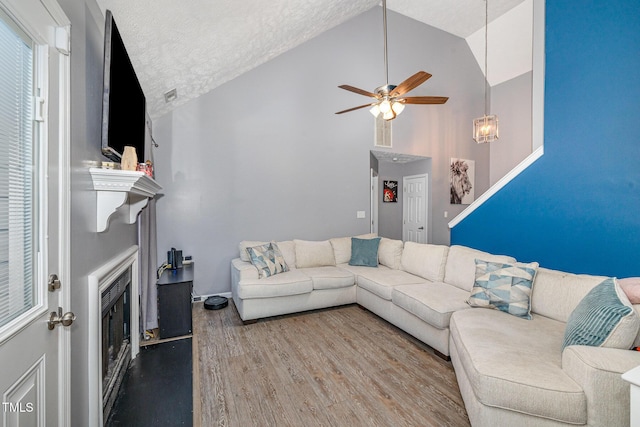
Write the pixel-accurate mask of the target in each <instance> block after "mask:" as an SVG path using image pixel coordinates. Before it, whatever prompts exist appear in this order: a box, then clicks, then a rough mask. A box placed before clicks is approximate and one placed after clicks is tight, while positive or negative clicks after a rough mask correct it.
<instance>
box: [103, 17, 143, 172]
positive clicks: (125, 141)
mask: <svg viewBox="0 0 640 427" xmlns="http://www.w3.org/2000/svg"><path fill="white" fill-rule="evenodd" d="M145 119H146V101H145V97H144V92H143V91H142V87H140V82H138V77H137V76H136V73H135V71H134V70H133V65H132V64H131V61H130V60H129V55H128V54H127V49H126V48H125V46H124V42H123V41H122V37H121V36H120V32H119V31H118V27H117V26H116V21H115V20H114V19H113V15H112V14H111V11H110V10H107V13H106V24H105V31H104V82H103V93H102V154H104V155H105V156H107V157H108V158H109V159H111V160H113V161H116V162H119V161H120V159H121V157H122V152H123V151H124V147H125V146H127V145H130V146H133V147H135V149H136V154H137V155H138V161H139V162H144V161H145V158H144V143H145V126H146V123H145Z"/></svg>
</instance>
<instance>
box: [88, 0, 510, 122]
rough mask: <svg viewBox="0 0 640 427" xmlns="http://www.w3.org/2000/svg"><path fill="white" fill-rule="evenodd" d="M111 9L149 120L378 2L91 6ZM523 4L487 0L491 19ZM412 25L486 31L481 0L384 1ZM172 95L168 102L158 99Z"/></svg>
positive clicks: (463, 32)
mask: <svg viewBox="0 0 640 427" xmlns="http://www.w3.org/2000/svg"><path fill="white" fill-rule="evenodd" d="M97 1H98V4H99V6H100V8H101V9H102V11H103V13H104V11H105V10H106V9H110V10H111V11H112V12H113V15H114V17H115V19H116V22H117V24H118V28H119V30H120V32H121V34H122V37H123V39H124V42H125V44H126V46H127V51H128V52H129V56H130V57H131V61H132V62H133V66H134V68H135V70H136V73H137V74H138V79H139V80H140V83H141V85H142V88H143V90H144V92H145V95H146V97H147V109H148V111H149V114H150V115H151V117H152V118H156V117H159V116H161V115H162V114H165V113H167V112H169V111H171V110H172V109H173V108H175V107H177V106H179V105H181V104H183V103H185V102H187V101H188V100H190V99H193V98H196V97H198V96H200V95H202V94H204V93H206V92H209V91H210V90H212V89H214V88H216V87H217V86H220V85H221V84H223V83H225V82H227V81H229V80H231V79H233V78H235V77H237V76H239V75H241V74H243V73H244V72H246V71H248V70H250V69H252V68H255V67H257V66H258V65H260V64H263V63H264V62H266V61H268V60H270V59H272V58H274V57H276V56H277V55H279V54H281V53H283V52H286V51H287V50H289V49H292V48H294V47H296V46H297V45H299V44H301V43H304V42H305V41H307V40H309V39H311V38H313V37H315V36H317V35H318V34H320V33H322V32H324V31H326V30H328V29H330V28H333V27H334V26H336V25H339V24H341V23H343V22H345V21H347V20H349V19H350V18H353V17H354V16H357V15H359V14H360V13H363V12H365V11H367V10H369V9H371V8H372V7H376V6H377V5H379V4H380V3H379V1H378V0H348V1H347V0H297V1H296V0H271V1H269V2H267V1H264V0H242V1H238V0H188V1H179V0H135V1H132V0H97ZM522 1H523V0H492V1H491V2H490V3H489V4H490V11H489V15H490V17H491V19H494V18H495V17H497V16H500V15H501V14H503V13H505V12H506V11H508V10H509V9H511V8H513V7H514V6H516V5H518V4H519V3H521V2H522ZM387 6H388V8H389V9H390V10H393V11H396V12H398V13H401V14H403V15H406V16H409V17H411V18H413V19H416V20H419V21H422V22H424V23H426V24H429V25H431V26H434V27H436V28H439V29H442V30H444V31H447V32H450V33H453V34H455V35H458V36H460V37H463V38H464V37H467V36H468V35H470V34H472V33H473V32H474V31H476V30H478V29H479V28H482V27H483V25H484V7H485V2H484V1H482V0H388V2H387ZM174 88H175V89H177V92H178V98H177V99H176V100H174V101H172V102H170V103H166V102H165V100H164V93H165V92H167V91H169V90H171V89H174Z"/></svg>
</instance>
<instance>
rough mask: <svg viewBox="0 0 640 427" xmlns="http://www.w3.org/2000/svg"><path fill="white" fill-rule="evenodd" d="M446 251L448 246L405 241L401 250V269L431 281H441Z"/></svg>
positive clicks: (447, 251)
mask: <svg viewBox="0 0 640 427" xmlns="http://www.w3.org/2000/svg"><path fill="white" fill-rule="evenodd" d="M447 253H449V247H448V246H444V245H431V244H428V243H415V242H406V243H405V244H404V249H403V250H402V269H403V270H404V271H406V272H407V273H411V274H415V275H416V276H420V277H422V278H424V279H427V280H431V281H432V282H441V281H442V279H443V278H444V266H445V264H446V262H447Z"/></svg>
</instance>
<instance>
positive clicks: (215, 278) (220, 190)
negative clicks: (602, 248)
mask: <svg viewBox="0 0 640 427" xmlns="http://www.w3.org/2000/svg"><path fill="white" fill-rule="evenodd" d="M380 17H381V9H380V8H374V9H372V10H371V11H368V12H366V13H364V14H362V15H360V16H358V17H356V18H354V19H352V20H350V21H348V22H346V23H345V24H342V25H340V26H337V27H335V28H334V29H332V30H329V31H327V32H325V33H324V34H322V35H320V36H318V37H317V38H315V39H313V40H311V41H309V42H307V43H305V44H303V45H301V46H299V47H297V48H295V49H293V50H291V51H289V52H287V53H285V54H283V55H281V56H279V57H277V58H275V59H273V60H271V61H269V62H268V63H266V64H263V65H262V66H260V67H258V68H256V69H254V70H252V71H249V72H247V73H246V74H244V75H242V76H240V77H239V78H237V79H235V80H233V81H231V82H228V83H227V84H224V85H222V86H220V87H218V88H217V89H215V90H213V91H211V92H210V93H208V94H206V95H203V96H201V97H200V98H198V99H196V100H193V101H191V102H189V103H187V104H185V105H183V106H180V107H178V108H177V109H176V110H174V111H173V112H172V113H169V114H167V115H165V116H162V117H160V118H158V119H156V120H155V121H154V138H155V140H156V141H157V142H158V144H160V148H159V149H158V150H157V152H156V157H155V160H156V172H157V179H158V181H159V182H160V184H161V185H163V186H164V188H165V195H164V197H162V198H160V200H159V201H158V226H159V231H158V252H159V259H158V262H162V261H163V260H164V258H165V257H166V250H167V249H168V248H170V247H171V246H175V247H177V248H180V249H183V250H184V253H185V254H189V255H193V256H194V259H195V263H196V267H195V268H196V270H195V272H196V278H195V279H196V280H195V283H194V286H195V292H196V293H197V294H201V295H206V294H213V293H221V292H226V291H229V289H230V274H229V269H230V267H229V264H230V261H231V259H232V258H234V257H236V256H237V245H238V242H239V241H240V240H243V239H250V240H254V239H257V240H271V239H275V240H282V239H291V238H301V239H326V238H330V237H335V236H348V235H354V234H359V233H365V232H368V230H369V218H368V216H369V215H368V214H367V218H365V219H356V211H358V210H364V211H367V212H368V211H369V193H370V191H369V165H370V160H369V158H370V154H369V151H370V149H372V148H373V118H372V117H371V115H370V114H369V113H368V112H367V110H366V109H363V110H360V111H354V112H351V113H347V114H344V115H335V114H334V112H336V111H340V110H342V109H345V108H349V107H352V106H356V105H361V104H364V103H366V102H367V101H368V98H365V97H363V96H360V95H356V94H353V93H350V92H346V91H343V90H341V89H339V88H337V86H338V85H340V84H350V85H353V86H357V87H360V88H363V89H367V90H373V89H374V88H375V87H377V86H380V85H381V84H383V83H384V67H383V65H384V64H383V49H382V46H383V43H382V31H381V28H380ZM388 19H389V59H390V67H389V72H390V80H391V81H392V82H395V83H399V82H400V81H401V80H404V79H405V78H407V77H409V76H410V75H412V74H414V73H415V72H417V71H419V70H425V71H427V72H429V73H431V74H433V77H432V78H431V79H430V80H429V81H427V82H426V83H424V84H423V85H422V86H420V87H419V88H417V89H416V90H414V91H413V92H412V93H411V94H412V95H416V96H419V95H444V96H449V97H450V100H449V102H448V103H447V104H444V105H437V106H421V105H412V106H408V107H407V108H406V109H405V111H404V112H403V113H402V115H401V116H400V117H399V118H398V119H397V120H395V121H394V131H393V132H394V147H393V151H394V152H400V153H408V154H416V155H421V156H425V157H432V158H433V159H434V160H433V169H434V170H433V184H434V190H433V197H434V200H436V201H435V202H434V206H435V209H437V210H439V211H440V212H442V211H444V210H451V209H450V207H449V205H448V201H449V199H448V191H449V190H448V168H449V158H450V157H452V156H455V157H463V158H470V159H474V160H476V165H477V170H478V171H481V173H480V175H482V176H479V177H478V178H477V185H478V190H479V191H484V189H487V188H488V186H489V171H488V165H489V149H488V147H479V146H477V145H476V144H474V143H473V141H472V140H471V130H470V123H471V120H472V119H473V117H474V116H475V115H477V114H478V111H481V110H482V105H483V104H482V103H483V95H482V88H483V81H484V79H483V76H482V73H481V72H480V70H479V68H478V66H477V64H476V62H475V60H474V59H473V56H472V55H471V52H470V50H469V48H468V46H467V44H466V42H465V40H464V39H461V38H459V37H455V36H452V35H451V34H448V33H445V32H443V31H440V30H436V29H434V28H432V27H429V26H427V25H425V24H422V23H419V22H417V21H414V20H411V19H409V18H406V17H404V16H402V15H399V14H396V13H393V12H390V13H389V16H388ZM400 29H402V31H400ZM435 217H442V213H440V214H436V215H435ZM448 239H449V230H448V227H447V224H446V221H445V220H444V218H442V220H440V221H435V220H434V224H433V241H434V242H436V243H445V244H446V243H448Z"/></svg>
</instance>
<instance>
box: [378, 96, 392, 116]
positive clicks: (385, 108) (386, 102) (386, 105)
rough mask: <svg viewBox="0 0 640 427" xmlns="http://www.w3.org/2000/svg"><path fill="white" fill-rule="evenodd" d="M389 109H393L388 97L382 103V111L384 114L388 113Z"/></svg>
mask: <svg viewBox="0 0 640 427" xmlns="http://www.w3.org/2000/svg"><path fill="white" fill-rule="evenodd" d="M389 111H391V102H389V100H388V99H385V100H383V101H382V102H381V103H380V112H381V113H382V114H387V113H388V112H389Z"/></svg>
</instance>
